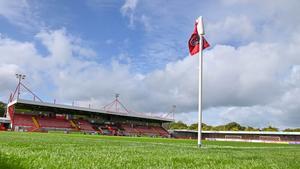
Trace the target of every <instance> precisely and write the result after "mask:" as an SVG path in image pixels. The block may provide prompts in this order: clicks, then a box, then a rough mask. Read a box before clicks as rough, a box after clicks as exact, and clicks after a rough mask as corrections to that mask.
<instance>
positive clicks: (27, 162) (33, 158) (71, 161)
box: [0, 132, 300, 169]
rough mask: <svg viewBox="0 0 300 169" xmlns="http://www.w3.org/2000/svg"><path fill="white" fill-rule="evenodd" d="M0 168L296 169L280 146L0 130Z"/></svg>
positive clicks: (297, 162) (289, 148)
mask: <svg viewBox="0 0 300 169" xmlns="http://www.w3.org/2000/svg"><path fill="white" fill-rule="evenodd" d="M0 168H1V169H2V168H3V169H9V168H14V169H17V168H59V169H62V168H80V169H85V168H147V169H148V168H159V169H162V168H180V169H183V168H209V169H214V168H220V169H226V168H228V169H234V168H239V169H240V168H241V169H242V168H274V169H277V168H284V169H288V168H293V169H299V168H300V146H299V145H285V144H262V143H239V142H213V141H209V142H208V141H205V142H204V147H203V148H201V149H198V148H197V147H196V141H195V140H175V139H160V138H130V137H109V136H99V135H94V136H92V135H82V134H60V133H18V132H0Z"/></svg>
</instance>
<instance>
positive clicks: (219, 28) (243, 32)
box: [206, 16, 256, 44]
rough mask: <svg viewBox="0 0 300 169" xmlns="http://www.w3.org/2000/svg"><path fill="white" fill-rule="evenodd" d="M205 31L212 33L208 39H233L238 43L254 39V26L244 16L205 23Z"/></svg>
mask: <svg viewBox="0 0 300 169" xmlns="http://www.w3.org/2000/svg"><path fill="white" fill-rule="evenodd" d="M206 30H207V32H208V33H209V34H210V35H212V36H210V41H211V42H213V43H215V44H218V43H226V42H228V41H230V40H233V39H235V41H237V42H238V43H241V42H245V41H246V42H247V41H249V40H252V39H254V37H255V36H253V35H255V33H256V32H255V26H254V24H253V23H251V21H250V19H249V18H248V17H246V16H235V17H229V16H228V17H226V18H225V19H224V20H222V21H219V22H216V23H210V22H209V23H208V24H207V29H206Z"/></svg>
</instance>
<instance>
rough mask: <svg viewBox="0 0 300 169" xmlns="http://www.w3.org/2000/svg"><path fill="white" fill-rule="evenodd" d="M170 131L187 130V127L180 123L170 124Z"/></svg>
mask: <svg viewBox="0 0 300 169" xmlns="http://www.w3.org/2000/svg"><path fill="white" fill-rule="evenodd" d="M170 129H188V126H187V125H186V124H185V123H183V122H182V121H178V122H172V123H171V124H170Z"/></svg>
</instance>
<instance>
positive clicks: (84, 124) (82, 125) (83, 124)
mask: <svg viewBox="0 0 300 169" xmlns="http://www.w3.org/2000/svg"><path fill="white" fill-rule="evenodd" d="M74 121H75V123H76V124H77V126H78V129H79V130H81V131H86V132H95V129H94V128H93V126H92V125H91V124H90V123H89V122H88V121H86V120H82V119H79V120H74Z"/></svg>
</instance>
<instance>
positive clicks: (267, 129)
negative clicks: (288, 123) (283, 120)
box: [262, 126, 279, 131]
mask: <svg viewBox="0 0 300 169" xmlns="http://www.w3.org/2000/svg"><path fill="white" fill-rule="evenodd" d="M262 131H279V130H278V128H275V127H272V126H268V127H265V128H263V129H262Z"/></svg>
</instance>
